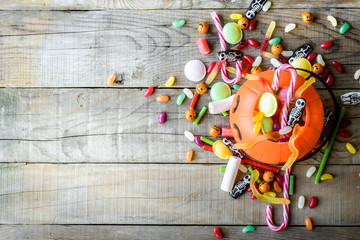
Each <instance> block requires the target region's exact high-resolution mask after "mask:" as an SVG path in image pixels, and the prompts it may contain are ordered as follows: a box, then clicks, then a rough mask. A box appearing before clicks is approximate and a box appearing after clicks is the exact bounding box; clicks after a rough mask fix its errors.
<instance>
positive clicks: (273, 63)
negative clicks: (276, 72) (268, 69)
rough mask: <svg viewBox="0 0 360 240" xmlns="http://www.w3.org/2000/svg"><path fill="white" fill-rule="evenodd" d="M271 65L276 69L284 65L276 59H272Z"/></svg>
mask: <svg viewBox="0 0 360 240" xmlns="http://www.w3.org/2000/svg"><path fill="white" fill-rule="evenodd" d="M270 63H271V64H272V65H273V66H274V67H276V68H278V67H280V66H281V65H282V63H281V62H280V61H279V60H277V59H276V58H272V59H270Z"/></svg>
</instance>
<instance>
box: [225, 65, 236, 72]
mask: <svg viewBox="0 0 360 240" xmlns="http://www.w3.org/2000/svg"><path fill="white" fill-rule="evenodd" d="M226 71H228V72H231V73H232V74H236V68H234V67H229V66H227V67H226Z"/></svg>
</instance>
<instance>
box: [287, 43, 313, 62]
mask: <svg viewBox="0 0 360 240" xmlns="http://www.w3.org/2000/svg"><path fill="white" fill-rule="evenodd" d="M312 50H313V49H312V47H311V46H310V44H308V43H304V44H303V45H301V46H300V47H298V48H297V49H295V51H294V54H293V55H292V56H291V57H290V58H289V59H288V61H287V62H288V63H290V64H291V63H292V62H293V61H294V60H295V59H297V58H306V57H307V56H308V55H309V54H310V53H311V52H312ZM310 66H311V64H310Z"/></svg>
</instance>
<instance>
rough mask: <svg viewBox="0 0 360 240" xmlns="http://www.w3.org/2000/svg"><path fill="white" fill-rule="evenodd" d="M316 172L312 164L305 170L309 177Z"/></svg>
mask: <svg viewBox="0 0 360 240" xmlns="http://www.w3.org/2000/svg"><path fill="white" fill-rule="evenodd" d="M315 172H316V167H314V166H312V167H310V168H309V169H308V170H307V171H306V177H308V178H310V177H311V176H312V175H313V174H314V173H315Z"/></svg>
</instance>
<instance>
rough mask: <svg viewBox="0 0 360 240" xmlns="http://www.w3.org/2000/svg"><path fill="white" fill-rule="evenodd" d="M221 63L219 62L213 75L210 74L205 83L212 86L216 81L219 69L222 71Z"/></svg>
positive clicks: (212, 72)
mask: <svg viewBox="0 0 360 240" xmlns="http://www.w3.org/2000/svg"><path fill="white" fill-rule="evenodd" d="M220 65H221V64H220V62H217V63H216V64H215V66H214V68H213V70H212V71H211V73H210V74H209V76H208V77H207V78H206V81H205V83H206V84H210V83H212V81H213V80H214V78H215V77H216V74H217V73H218V71H219V69H220Z"/></svg>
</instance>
